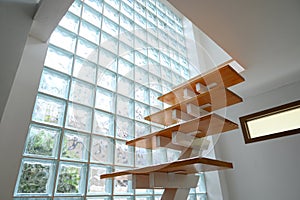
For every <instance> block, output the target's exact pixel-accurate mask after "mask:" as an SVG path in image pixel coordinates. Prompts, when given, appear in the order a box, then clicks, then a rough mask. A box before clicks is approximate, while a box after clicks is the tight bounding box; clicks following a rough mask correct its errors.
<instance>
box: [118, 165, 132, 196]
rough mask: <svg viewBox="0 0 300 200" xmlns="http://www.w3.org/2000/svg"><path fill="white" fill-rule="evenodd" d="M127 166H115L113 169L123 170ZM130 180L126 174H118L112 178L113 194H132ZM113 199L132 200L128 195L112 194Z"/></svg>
mask: <svg viewBox="0 0 300 200" xmlns="http://www.w3.org/2000/svg"><path fill="white" fill-rule="evenodd" d="M126 169H127V168H121V167H117V168H116V169H115V171H123V170H126ZM132 193H133V190H132V180H131V179H130V177H128V176H119V177H116V178H114V194H115V195H120V194H132ZM113 198H114V199H118V200H133V198H132V197H130V196H114V197H113Z"/></svg>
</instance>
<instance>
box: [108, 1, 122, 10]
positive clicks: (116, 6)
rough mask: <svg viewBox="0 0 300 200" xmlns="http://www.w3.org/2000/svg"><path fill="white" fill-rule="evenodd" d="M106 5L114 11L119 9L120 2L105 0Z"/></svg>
mask: <svg viewBox="0 0 300 200" xmlns="http://www.w3.org/2000/svg"><path fill="white" fill-rule="evenodd" d="M105 2H106V3H108V4H109V5H111V6H112V7H113V8H115V9H119V5H120V1H119V0H105Z"/></svg>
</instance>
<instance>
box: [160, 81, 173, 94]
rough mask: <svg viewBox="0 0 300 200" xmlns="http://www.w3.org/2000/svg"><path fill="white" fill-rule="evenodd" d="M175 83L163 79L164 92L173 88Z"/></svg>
mask: <svg viewBox="0 0 300 200" xmlns="http://www.w3.org/2000/svg"><path fill="white" fill-rule="evenodd" d="M172 87H173V85H172V84H171V83H169V82H166V81H162V93H163V94H165V93H168V92H170V91H171V90H172Z"/></svg>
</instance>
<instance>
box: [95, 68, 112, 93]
mask: <svg viewBox="0 0 300 200" xmlns="http://www.w3.org/2000/svg"><path fill="white" fill-rule="evenodd" d="M116 84H117V75H116V74H115V73H113V72H111V71H109V70H106V69H103V68H98V75H97V85H99V86H101V87H103V88H106V89H109V90H112V91H115V90H116Z"/></svg>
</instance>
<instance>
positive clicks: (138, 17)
mask: <svg viewBox="0 0 300 200" xmlns="http://www.w3.org/2000/svg"><path fill="white" fill-rule="evenodd" d="M134 21H135V23H136V24H138V25H139V26H140V27H142V28H144V29H146V28H147V20H146V18H145V17H143V16H142V15H140V14H138V13H135V17H134Z"/></svg>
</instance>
